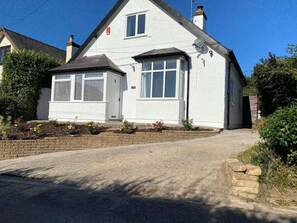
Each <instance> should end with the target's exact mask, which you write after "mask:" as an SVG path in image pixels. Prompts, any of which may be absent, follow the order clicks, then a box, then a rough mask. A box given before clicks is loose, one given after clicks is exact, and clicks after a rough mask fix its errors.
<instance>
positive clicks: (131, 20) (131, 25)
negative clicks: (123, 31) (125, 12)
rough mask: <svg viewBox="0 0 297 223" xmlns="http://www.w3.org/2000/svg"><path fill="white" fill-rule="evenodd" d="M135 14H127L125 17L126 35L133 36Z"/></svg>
mask: <svg viewBox="0 0 297 223" xmlns="http://www.w3.org/2000/svg"><path fill="white" fill-rule="evenodd" d="M135 25H136V15H132V16H128V18H127V36H128V37H129V36H135V31H136V30H135V29H136V27H135Z"/></svg>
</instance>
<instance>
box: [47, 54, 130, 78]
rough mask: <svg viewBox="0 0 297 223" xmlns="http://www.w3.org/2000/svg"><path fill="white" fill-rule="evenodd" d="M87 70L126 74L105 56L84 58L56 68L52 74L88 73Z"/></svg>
mask: <svg viewBox="0 0 297 223" xmlns="http://www.w3.org/2000/svg"><path fill="white" fill-rule="evenodd" d="M87 70H111V71H114V72H116V73H119V74H125V72H124V71H122V70H121V69H120V68H119V67H118V66H117V65H115V63H114V62H112V61H111V60H110V59H109V58H108V57H107V56H106V55H105V54H102V55H96V56H90V57H86V56H85V57H82V58H79V59H77V60H74V61H70V62H68V63H67V64H64V65H62V66H59V67H56V68H54V69H52V70H50V72H53V73H62V72H71V71H87Z"/></svg>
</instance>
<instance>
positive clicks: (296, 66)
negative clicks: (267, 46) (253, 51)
mask: <svg viewBox="0 0 297 223" xmlns="http://www.w3.org/2000/svg"><path fill="white" fill-rule="evenodd" d="M253 77H254V78H255V83H256V87H257V92H258V94H259V99H260V111H261V115H262V116H269V115H271V114H272V113H274V112H275V111H276V110H277V109H279V108H284V107H287V106H290V105H291V104H292V103H293V102H294V99H296V98H297V58H296V57H295V58H294V57H284V58H279V57H275V55H273V54H271V53H270V54H269V58H268V59H262V60H261V63H260V64H257V65H256V66H255V68H254V73H253Z"/></svg>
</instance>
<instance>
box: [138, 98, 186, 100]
mask: <svg viewBox="0 0 297 223" xmlns="http://www.w3.org/2000/svg"><path fill="white" fill-rule="evenodd" d="M183 100H184V99H182V98H137V99H136V101H183Z"/></svg>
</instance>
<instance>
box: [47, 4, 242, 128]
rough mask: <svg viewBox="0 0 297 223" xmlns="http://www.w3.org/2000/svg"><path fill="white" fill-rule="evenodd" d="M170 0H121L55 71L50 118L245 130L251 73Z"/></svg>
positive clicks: (201, 19)
mask: <svg viewBox="0 0 297 223" xmlns="http://www.w3.org/2000/svg"><path fill="white" fill-rule="evenodd" d="M206 22H207V17H206V15H205V13H204V11H203V7H202V6H199V7H198V10H197V12H196V13H195V16H194V18H193V22H191V21H189V20H188V19H186V18H185V17H184V16H182V15H181V14H180V13H179V12H177V11H176V10H175V9H173V8H172V7H171V6H169V5H168V4H167V3H165V2H164V1H163V0H118V1H117V3H116V4H115V6H114V7H113V8H112V10H111V11H110V12H109V13H108V14H107V16H106V17H105V18H104V19H103V20H102V22H101V23H100V24H99V25H98V27H97V28H96V29H95V30H94V31H93V32H92V34H91V35H90V36H89V37H88V38H87V40H86V41H85V42H84V43H83V45H82V46H81V47H80V48H79V49H78V48H77V46H76V44H74V43H73V38H70V41H69V43H68V44H67V47H69V50H72V52H70V53H69V54H71V53H74V55H73V57H72V58H71V60H70V61H69V62H68V63H66V64H65V65H62V66H60V67H57V68H55V69H53V70H51V72H52V97H51V102H50V108H49V119H57V120H59V121H73V120H74V119H77V120H78V121H81V122H86V121H96V122H107V121H110V120H120V121H122V120H128V121H131V122H135V123H153V122H156V121H157V120H163V122H164V123H166V124H181V123H182V120H184V119H193V120H194V124H195V125H197V126H206V127H215V128H228V129H232V128H240V127H241V126H242V109H243V108H242V89H243V86H244V85H245V84H246V80H245V78H244V75H243V73H242V71H241V69H240V66H239V64H238V62H237V59H236V57H235V55H234V53H233V51H232V50H230V49H228V48H226V47H225V46H223V45H222V44H221V43H219V42H218V41H216V40H215V39H214V38H213V37H211V36H210V35H209V34H207V32H206Z"/></svg>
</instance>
